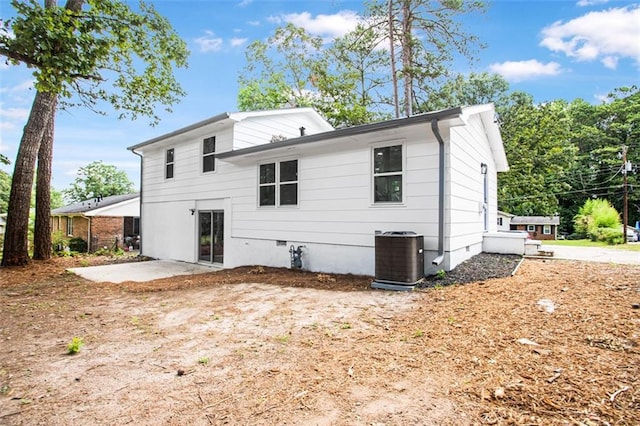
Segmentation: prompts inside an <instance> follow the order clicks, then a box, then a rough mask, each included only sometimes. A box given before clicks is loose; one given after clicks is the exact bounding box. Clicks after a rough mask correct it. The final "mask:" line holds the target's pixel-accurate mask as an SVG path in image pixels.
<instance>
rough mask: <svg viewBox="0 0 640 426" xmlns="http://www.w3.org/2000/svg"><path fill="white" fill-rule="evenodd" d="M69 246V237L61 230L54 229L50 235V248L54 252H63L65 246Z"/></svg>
mask: <svg viewBox="0 0 640 426" xmlns="http://www.w3.org/2000/svg"><path fill="white" fill-rule="evenodd" d="M68 246H69V239H68V238H67V236H66V235H65V233H64V232H63V231H56V232H54V233H53V235H51V248H52V249H53V252H54V253H56V254H59V253H63V252H64V249H65V247H68Z"/></svg>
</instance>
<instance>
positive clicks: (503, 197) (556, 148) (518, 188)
mask: <svg viewBox="0 0 640 426" xmlns="http://www.w3.org/2000/svg"><path fill="white" fill-rule="evenodd" d="M510 98H511V102H510V104H509V105H507V106H506V107H505V109H504V112H503V114H502V116H501V119H502V121H503V122H502V128H501V133H502V139H503V141H504V146H505V152H506V155H507V160H508V162H509V171H508V172H505V173H500V175H499V176H498V206H499V208H500V209H502V210H505V211H507V212H509V213H512V214H515V215H523V216H532V215H543V216H547V215H555V214H557V212H558V209H559V201H558V194H560V193H564V192H566V191H567V190H568V189H569V187H568V186H567V185H566V183H565V182H564V180H563V177H564V176H565V173H566V171H567V170H570V169H571V167H572V165H573V162H574V161H575V154H576V151H577V149H576V147H575V146H574V145H573V144H572V143H571V139H570V136H571V133H570V119H569V116H568V108H567V105H566V103H565V102H563V101H552V102H547V103H544V104H541V105H536V104H534V103H533V98H532V97H531V96H529V95H527V94H525V93H522V92H515V93H513V94H512V95H511V96H510Z"/></svg>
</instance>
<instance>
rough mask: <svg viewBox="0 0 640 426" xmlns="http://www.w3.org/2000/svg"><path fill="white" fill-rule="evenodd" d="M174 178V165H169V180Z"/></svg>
mask: <svg viewBox="0 0 640 426" xmlns="http://www.w3.org/2000/svg"><path fill="white" fill-rule="evenodd" d="M171 178H173V164H167V179H171Z"/></svg>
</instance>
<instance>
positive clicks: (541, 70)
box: [489, 59, 562, 82]
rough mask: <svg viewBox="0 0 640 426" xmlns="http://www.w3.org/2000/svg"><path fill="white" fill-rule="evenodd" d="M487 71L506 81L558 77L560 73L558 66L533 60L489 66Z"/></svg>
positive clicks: (553, 63)
mask: <svg viewBox="0 0 640 426" xmlns="http://www.w3.org/2000/svg"><path fill="white" fill-rule="evenodd" d="M489 69H490V70H491V71H492V72H495V73H498V74H500V75H501V76H503V77H504V78H505V79H507V80H508V81H516V82H517V81H523V80H530V79H532V78H536V77H547V76H553V75H558V74H560V73H561V72H562V69H561V67H560V64H559V63H557V62H548V63H546V64H543V63H542V62H539V61H537V60H535V59H530V60H528V61H507V62H502V63H499V64H491V65H490V66H489Z"/></svg>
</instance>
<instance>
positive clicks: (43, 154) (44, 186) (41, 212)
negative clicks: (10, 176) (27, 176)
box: [33, 100, 57, 260]
mask: <svg viewBox="0 0 640 426" xmlns="http://www.w3.org/2000/svg"><path fill="white" fill-rule="evenodd" d="M56 104H57V100H56V101H54V104H53V112H52V113H51V118H50V119H49V123H48V124H47V128H46V129H45V132H44V135H43V136H42V142H41V143H40V150H39V151H38V171H37V175H36V223H35V229H34V231H33V258H34V259H37V260H47V259H50V258H51V166H52V160H53V130H54V123H55V114H56V112H55V111H56Z"/></svg>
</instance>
